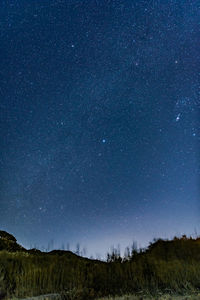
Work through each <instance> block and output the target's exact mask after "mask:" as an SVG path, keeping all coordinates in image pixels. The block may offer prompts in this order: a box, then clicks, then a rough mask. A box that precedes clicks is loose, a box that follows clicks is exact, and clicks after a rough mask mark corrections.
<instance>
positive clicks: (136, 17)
mask: <svg viewBox="0 0 200 300" xmlns="http://www.w3.org/2000/svg"><path fill="white" fill-rule="evenodd" d="M199 10H200V2H199V1H196V0H166V1H161V0H152V1H150V0H148V1H145V0H141V1H139V0H137V1H134V0H132V1H131V0H127V1H122V0H107V1H106V0H85V1H83V0H51V1H50V0H44V1H27V0H15V1H14V0H9V1H3V0H2V1H1V4H0V53H1V56H0V95H1V100H0V103H1V104H0V105H1V106H0V108H1V120H0V121H1V150H0V164H1V165H0V171H1V172H0V228H1V229H3V230H7V231H9V232H11V233H12V234H14V235H15V236H16V237H17V239H18V241H19V242H20V243H22V244H23V245H24V246H26V247H30V245H35V244H36V245H37V246H38V247H42V246H45V247H47V244H48V243H49V241H51V240H54V245H53V244H52V242H51V245H52V247H53V246H54V247H55V248H58V247H60V246H61V244H62V243H64V244H65V245H66V244H67V242H69V243H70V245H71V248H72V249H74V248H75V245H76V243H77V242H80V244H81V247H82V246H85V247H87V249H88V255H90V254H93V255H94V256H95V255H96V254H97V253H99V254H100V255H104V254H105V252H106V251H107V250H108V249H109V247H110V246H111V245H117V244H118V243H120V244H121V247H122V248H123V247H125V246H127V245H128V244H130V243H131V242H132V240H137V241H138V243H139V245H141V246H144V245H147V244H148V242H149V241H151V240H152V239H153V238H154V237H162V238H172V237H173V236H174V235H176V234H177V235H178V234H184V233H186V234H192V233H194V232H195V231H197V232H198V233H200V226H199V221H200V219H199V217H200V211H199V209H200V208H199V156H198V154H199V141H200V131H199V125H200V124H199V123H200V120H199V118H198V117H199V106H200V100H199V97H200V81H199V79H200V78H199V74H200V34H199V33H200V30H199V29H200V27H199V26H200V15H199Z"/></svg>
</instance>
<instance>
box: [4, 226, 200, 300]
mask: <svg viewBox="0 0 200 300" xmlns="http://www.w3.org/2000/svg"><path fill="white" fill-rule="evenodd" d="M0 233H1V232H0ZM0 250H1V251H0V299H3V298H6V297H7V298H11V296H13V295H14V296H16V297H19V298H20V297H25V296H32V295H40V294H47V293H61V294H62V298H63V299H77V300H78V299H82V300H86V299H87V300H89V299H94V298H97V297H103V296H108V295H123V294H128V293H129V294H137V293H140V292H141V291H142V293H150V294H159V293H160V292H162V293H168V294H169V293H171V294H173V293H180V294H184V293H189V292H194V291H198V290H199V288H200V239H199V238H196V239H192V238H187V237H186V236H183V237H182V238H174V239H173V240H171V241H167V240H161V239H159V240H156V241H154V242H153V243H152V244H150V246H149V247H148V249H146V250H138V251H137V250H136V248H135V247H133V248H132V249H130V251H129V250H127V254H126V256H125V257H123V258H122V257H121V256H120V253H119V251H117V250H115V249H114V250H113V253H111V254H108V257H107V262H102V261H98V260H91V259H87V258H83V257H80V256H77V255H76V254H74V253H72V252H70V251H61V250H58V251H51V252H49V253H43V252H41V251H39V250H38V251H37V250H34V249H33V250H26V249H24V248H22V247H21V246H20V245H18V244H17V243H16V242H15V241H14V240H13V238H12V239H9V238H8V237H5V236H4V237H2V236H1V235H0Z"/></svg>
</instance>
